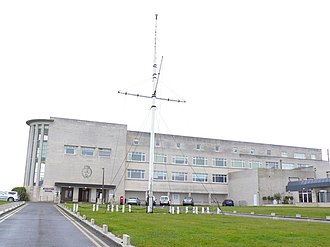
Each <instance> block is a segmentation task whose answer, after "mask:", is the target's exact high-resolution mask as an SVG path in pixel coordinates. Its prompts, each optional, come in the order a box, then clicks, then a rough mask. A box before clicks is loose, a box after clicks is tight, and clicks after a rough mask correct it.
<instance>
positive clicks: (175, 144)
mask: <svg viewBox="0 0 330 247" xmlns="http://www.w3.org/2000/svg"><path fill="white" fill-rule="evenodd" d="M45 123H47V124H49V133H48V137H47V140H46V141H47V153H46V158H45V172H44V181H43V184H42V185H40V186H39V185H37V184H33V181H32V183H31V179H32V178H33V176H32V174H35V173H36V172H35V168H34V161H33V159H34V157H35V155H36V152H37V151H36V150H37V148H36V139H35V138H32V137H33V136H34V137H35V136H36V134H35V132H33V128H35V126H38V124H45ZM27 124H28V125H29V126H30V136H29V145H28V155H27V161H26V162H27V163H26V173H25V186H26V187H27V188H29V191H30V195H32V197H31V198H32V200H54V198H52V196H54V195H55V193H54V192H56V191H59V189H60V188H57V187H56V186H55V183H59V182H61V183H77V184H86V185H88V184H101V182H102V175H103V169H102V168H104V175H105V176H104V177H105V184H106V185H109V186H111V185H113V186H115V187H116V189H115V190H113V191H110V190H109V191H107V192H112V193H114V194H115V200H117V201H118V200H119V197H120V196H124V197H130V196H138V197H145V196H146V193H147V189H148V177H149V163H148V162H149V156H150V154H149V152H150V148H149V142H150V134H149V133H145V132H137V131H128V130H127V126H126V125H123V124H112V123H100V122H92V121H83V120H74V119H64V118H51V119H49V120H38V119H36V120H29V121H28V122H27ZM33 133H34V134H33ZM155 143H156V145H155V154H157V155H163V157H165V158H164V160H163V162H158V161H155V164H154V171H162V172H163V173H164V174H166V177H165V178H164V179H163V180H157V179H154V180H153V191H154V194H155V196H156V197H159V196H161V195H169V196H170V197H171V198H173V199H175V200H176V201H177V202H178V203H180V202H181V201H182V199H183V197H184V196H193V197H194V199H195V203H196V204H210V203H217V202H222V201H223V200H224V199H225V198H227V197H232V198H233V199H235V200H236V201H242V202H243V201H246V202H247V204H251V203H252V204H253V203H254V201H251V200H253V196H252V199H251V193H252V194H255V193H257V192H258V191H259V195H260V194H261V192H262V193H266V194H268V193H271V192H272V191H276V190H277V185H275V183H279V185H278V186H280V187H281V189H282V188H284V189H285V186H286V184H287V181H286V183H285V182H284V181H283V182H281V181H282V180H281V181H280V178H278V177H277V175H275V174H272V170H281V168H283V169H284V168H286V169H288V168H290V166H292V168H295V167H304V166H313V168H316V169H314V172H313V173H312V174H311V175H310V176H312V177H325V176H326V171H328V170H329V169H328V166H329V163H328V162H324V161H322V160H321V159H322V153H321V150H320V149H314V148H302V147H291V146H281V145H272V144H262V143H250V142H239V141H229V140H220V139H211V138H200V137H190V136H179V135H167V134H156V137H155ZM68 145H69V146H74V147H76V148H75V154H67V153H65V146H68ZM84 147H88V148H93V149H94V153H93V155H92V156H85V155H82V150H83V148H84ZM102 148H108V149H111V156H110V157H107V158H105V157H100V156H99V152H100V149H102ZM38 152H41V151H40V150H39V151H38ZM137 152H138V153H141V154H143V156H144V159H143V160H140V161H137V160H130V159H129V157H130V154H132V153H137ZM176 156H182V157H186V159H187V162H186V163H185V164H178V163H175V162H173V159H174V157H176ZM39 157H41V156H40V155H39V156H38V162H39V161H40V158H39ZM196 158H197V159H199V158H202V160H203V162H204V163H203V164H195V161H196ZM215 159H222V160H223V161H224V162H223V163H221V164H222V165H223V164H225V165H223V166H219V164H217V165H215V163H214V160H215ZM31 160H32V161H33V162H31ZM237 161H242V162H241V163H240V162H238V163H239V164H242V166H237ZM235 164H236V167H234V166H235ZM86 166H88V167H89V168H90V169H91V170H92V173H91V175H90V176H87V177H86V176H83V169H84V168H85V167H86ZM272 166H274V167H273V168H276V169H265V170H267V172H265V175H262V174H259V175H258V176H259V180H258V179H257V178H256V176H257V175H256V174H257V173H256V171H257V169H256V168H271V167H272ZM136 170H138V171H140V172H141V174H142V173H143V176H142V175H141V177H138V178H136V177H135V178H132V177H129V174H130V172H132V171H136ZM242 171H245V172H246V173H247V174H249V176H247V177H244V176H243V175H241V174H244V173H241V172H242ZM176 172H180V173H185V174H186V179H185V180H184V181H177V180H176V181H175V180H173V174H174V173H176ZM38 174H39V176H40V171H39V173H38ZM196 174H199V175H200V174H202V175H203V176H204V175H205V176H206V177H205V180H204V181H202V182H201V181H194V177H195V175H196ZM213 175H221V176H224V177H226V179H224V180H223V181H222V182H219V180H217V181H214V180H213ZM267 176H268V180H269V176H271V178H272V184H274V185H272V186H271V189H270V187H269V184H267ZM273 179H274V180H273ZM32 180H33V179H32ZM242 186H243V188H244V189H246V190H247V191H248V193H245V194H242V190H240V188H242ZM267 186H268V187H267ZM264 187H266V188H267V189H265V188H264ZM52 188H53V190H52ZM98 189H100V188H98ZM263 190H265V192H264V191H263ZM78 193H79V192H78V190H77V188H75V190H74V192H73V194H74V197H75V199H77V197H78ZM91 193H92V196H91V197H92V198H91V199H93V198H94V199H93V200H95V196H96V193H97V191H96V189H95V188H93V189H92V192H91ZM140 199H141V200H144V199H145V198H140Z"/></svg>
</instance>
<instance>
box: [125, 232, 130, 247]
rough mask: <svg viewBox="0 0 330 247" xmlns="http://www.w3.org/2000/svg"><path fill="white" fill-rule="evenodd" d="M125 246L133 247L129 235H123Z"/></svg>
mask: <svg viewBox="0 0 330 247" xmlns="http://www.w3.org/2000/svg"><path fill="white" fill-rule="evenodd" d="M123 245H124V246H129V245H131V238H130V236H129V235H127V234H123Z"/></svg>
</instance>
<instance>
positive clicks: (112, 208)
mask: <svg viewBox="0 0 330 247" xmlns="http://www.w3.org/2000/svg"><path fill="white" fill-rule="evenodd" d="M114 208H115V205H113V204H112V205H111V213H113V211H114Z"/></svg>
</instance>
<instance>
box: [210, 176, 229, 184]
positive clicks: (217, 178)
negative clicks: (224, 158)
mask: <svg viewBox="0 0 330 247" xmlns="http://www.w3.org/2000/svg"><path fill="white" fill-rule="evenodd" d="M212 182H213V183H222V184H225V183H227V175H225V174H212Z"/></svg>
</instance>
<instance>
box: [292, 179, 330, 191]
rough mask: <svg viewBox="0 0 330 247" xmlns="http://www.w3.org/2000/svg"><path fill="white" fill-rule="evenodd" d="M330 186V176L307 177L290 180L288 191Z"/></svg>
mask: <svg viewBox="0 0 330 247" xmlns="http://www.w3.org/2000/svg"><path fill="white" fill-rule="evenodd" d="M324 187H330V178H317V179H306V180H300V181H292V182H289V183H288V185H287V186H286V191H301V190H309V189H313V188H324Z"/></svg>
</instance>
